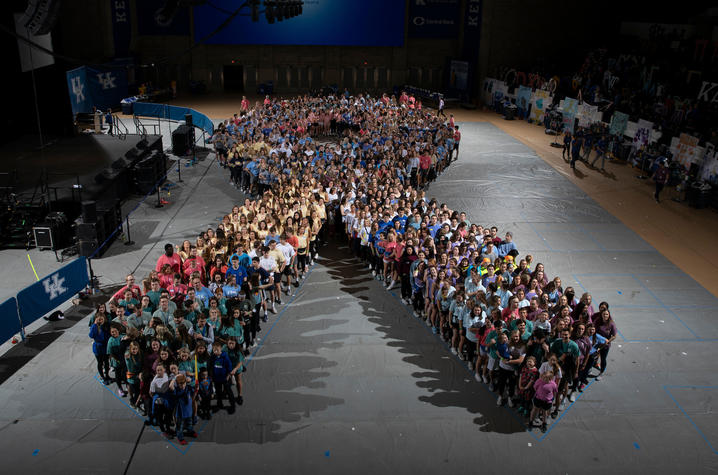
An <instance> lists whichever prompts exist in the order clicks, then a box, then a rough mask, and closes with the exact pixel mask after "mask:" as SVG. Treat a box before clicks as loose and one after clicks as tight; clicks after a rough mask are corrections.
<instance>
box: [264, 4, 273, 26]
mask: <svg viewBox="0 0 718 475" xmlns="http://www.w3.org/2000/svg"><path fill="white" fill-rule="evenodd" d="M274 4H275V1H274V0H264V16H265V17H266V18H267V23H269V24H270V25H271V24H272V23H274Z"/></svg>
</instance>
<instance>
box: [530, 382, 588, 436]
mask: <svg viewBox="0 0 718 475" xmlns="http://www.w3.org/2000/svg"><path fill="white" fill-rule="evenodd" d="M595 382H596V380H595V379H593V380H591V382H590V383H588V384H587V385H586V387H585V388H583V392H582V393H578V396H576V400H575V401H573V402H572V403H571V404H569V405H568V407H567V408H566V409H564V410H563V411H561V415H560V416H558V418H557V419H556V420H555V421H553V423H552V424H551V425H550V426H549V427H548V430H547V431H546V433H545V434H544V435H543V436H541V437H540V438H539V442H541V441H543V440H544V439H545V438H546V437H548V435H549V434H550V433H551V431H552V430H553V428H554V427H556V424H558V423H559V421H560V420H561V419H563V416H565V415H566V414H567V413H568V411H570V410H571V408H572V407H573V405H574V404H576V403H577V402H578V400H579V399H581V396H583V395H584V394H586V390H588V388H590V387H591V385H592V384H593V383H595Z"/></svg>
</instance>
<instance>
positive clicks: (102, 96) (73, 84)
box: [66, 66, 127, 114]
mask: <svg viewBox="0 0 718 475" xmlns="http://www.w3.org/2000/svg"><path fill="white" fill-rule="evenodd" d="M66 76H67V90H68V92H69V94H70V104H71V106H72V113H73V114H77V113H78V112H83V113H90V112H92V108H93V106H94V107H97V108H98V109H100V110H103V111H104V110H106V109H110V108H113V107H117V106H119V105H120V101H121V100H122V99H124V98H125V97H127V71H126V70H125V69H123V68H114V69H108V70H103V71H101V70H98V69H93V68H89V67H87V66H82V67H79V68H77V69H73V70H72V71H67V73H66Z"/></svg>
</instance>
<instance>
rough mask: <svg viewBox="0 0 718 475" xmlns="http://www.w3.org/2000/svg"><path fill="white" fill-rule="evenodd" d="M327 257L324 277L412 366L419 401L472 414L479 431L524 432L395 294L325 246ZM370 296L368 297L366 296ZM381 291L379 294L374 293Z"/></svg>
mask: <svg viewBox="0 0 718 475" xmlns="http://www.w3.org/2000/svg"><path fill="white" fill-rule="evenodd" d="M322 256H323V257H327V258H328V259H326V260H323V264H324V265H326V266H327V267H328V268H329V269H330V270H329V274H330V275H332V276H333V277H334V278H336V279H339V280H340V282H341V284H342V286H343V287H342V291H344V292H347V293H349V294H352V295H353V296H354V297H355V298H359V299H360V300H361V303H360V305H361V307H362V308H363V314H364V315H365V316H366V317H368V318H369V320H370V321H371V322H372V323H374V324H376V325H377V328H376V329H377V330H378V331H380V332H382V333H384V335H385V336H384V339H386V340H389V342H388V343H387V345H389V346H391V347H395V348H398V349H399V352H401V353H403V354H406V356H405V357H404V358H402V359H403V361H405V362H407V363H409V364H411V365H413V366H415V367H417V368H418V371H415V372H413V373H412V376H413V377H414V378H416V379H417V382H416V385H417V386H418V387H420V388H423V389H425V390H426V395H423V396H421V397H420V398H419V400H421V401H423V402H426V403H428V404H431V405H434V406H436V407H460V408H465V409H466V410H467V412H468V413H470V414H472V415H474V423H475V424H477V425H478V426H480V430H481V431H482V432H497V433H503V434H510V433H516V432H524V431H525V430H526V426H525V425H524V424H522V423H521V422H520V420H519V419H518V415H517V414H516V413H514V412H513V411H512V410H509V409H507V408H503V407H497V406H496V396H495V395H494V394H493V393H492V392H490V391H489V390H488V388H487V386H485V385H484V384H480V383H477V382H476V381H475V380H474V379H473V373H472V372H469V371H468V368H467V367H466V366H464V364H463V363H462V362H461V361H460V360H458V359H457V358H456V357H454V356H453V355H452V354H451V353H450V352H449V351H448V349H447V348H446V345H445V344H444V343H443V341H442V340H441V339H440V338H438V337H437V336H436V335H433V334H432V333H431V331H430V330H429V329H428V327H426V326H425V325H424V324H423V323H422V322H421V321H420V320H418V319H415V318H414V317H413V316H412V315H411V314H410V313H409V308H408V307H406V306H405V305H404V304H402V303H401V302H400V300H399V298H400V297H401V295H400V293H399V292H397V295H396V296H393V295H392V294H391V293H389V292H387V291H386V290H382V289H379V288H378V287H380V286H379V285H378V284H371V283H370V284H367V282H369V281H371V280H373V279H372V278H371V275H370V274H368V271H366V270H364V266H363V264H361V263H360V261H359V260H358V259H355V258H353V257H352V256H351V255H350V253H349V251H348V250H342V249H339V248H338V247H337V246H336V245H335V244H330V245H328V246H326V247H325V248H324V249H323V250H322ZM370 291H371V292H372V295H371V297H370V296H369V295H367V294H368V293H369V292H370ZM378 292H381V294H378Z"/></svg>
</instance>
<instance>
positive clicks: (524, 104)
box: [516, 86, 531, 111]
mask: <svg viewBox="0 0 718 475" xmlns="http://www.w3.org/2000/svg"><path fill="white" fill-rule="evenodd" d="M529 104H531V88H530V87H528V86H519V89H518V91H517V92H516V105H517V106H518V108H519V109H523V110H525V111H526V110H528V108H529Z"/></svg>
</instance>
